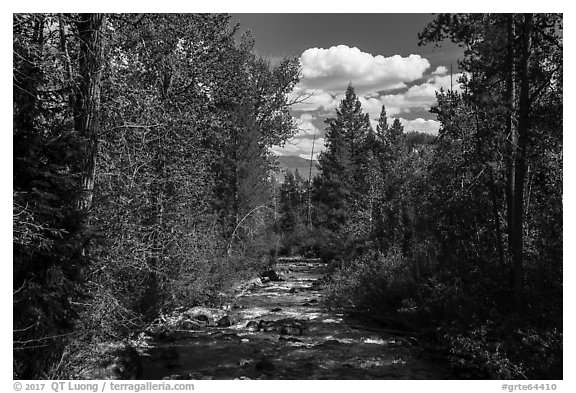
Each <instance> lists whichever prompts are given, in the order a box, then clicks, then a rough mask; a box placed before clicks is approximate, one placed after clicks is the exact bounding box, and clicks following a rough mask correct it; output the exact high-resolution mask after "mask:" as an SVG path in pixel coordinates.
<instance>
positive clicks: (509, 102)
mask: <svg viewBox="0 0 576 393" xmlns="http://www.w3.org/2000/svg"><path fill="white" fill-rule="evenodd" d="M507 36H508V38H507V43H506V45H507V48H506V68H507V70H506V72H507V75H506V97H505V100H506V107H507V111H508V113H507V116H506V139H507V141H508V144H507V154H506V219H507V224H508V225H507V227H508V248H509V249H510V250H511V249H512V247H513V244H512V228H513V227H514V224H513V218H512V217H513V210H514V208H513V200H514V176H515V173H514V155H515V151H516V147H517V146H518V135H517V133H516V129H515V127H514V114H515V113H514V112H515V111H514V105H515V100H516V87H515V84H514V14H508V15H507Z"/></svg>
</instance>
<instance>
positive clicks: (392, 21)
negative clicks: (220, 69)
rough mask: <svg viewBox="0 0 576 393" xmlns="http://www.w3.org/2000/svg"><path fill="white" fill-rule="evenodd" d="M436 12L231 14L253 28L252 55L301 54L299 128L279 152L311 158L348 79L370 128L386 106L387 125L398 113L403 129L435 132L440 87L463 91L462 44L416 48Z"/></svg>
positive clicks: (275, 57)
mask: <svg viewBox="0 0 576 393" xmlns="http://www.w3.org/2000/svg"><path fill="white" fill-rule="evenodd" d="M433 19H434V15H432V14H382V13H371V14H232V20H233V21H237V22H239V23H240V31H245V30H250V31H251V32H252V35H253V36H254V38H255V47H254V50H255V53H256V54H257V55H259V56H261V57H264V58H267V59H269V60H270V62H271V64H277V63H278V62H279V61H280V60H281V59H282V58H284V57H287V56H295V57H297V58H299V59H300V64H301V68H302V78H301V81H300V83H299V84H298V86H297V87H296V88H295V90H294V92H293V93H292V95H291V97H290V98H291V99H295V98H298V97H306V96H310V97H309V98H308V99H307V100H306V101H305V102H303V103H298V104H295V105H293V106H292V110H291V111H292V116H293V117H294V119H295V121H296V123H297V125H298V128H299V131H298V133H297V134H296V135H295V136H294V137H293V138H292V139H290V140H289V141H288V142H287V143H286V144H285V145H284V146H282V147H281V146H276V147H274V148H273V151H274V152H275V153H277V154H278V155H297V156H300V157H302V158H310V154H311V150H312V145H313V140H315V143H314V156H315V157H316V156H317V154H318V153H319V152H320V151H322V150H323V148H324V142H325V139H324V135H325V130H324V128H325V124H324V120H325V119H326V118H327V117H332V116H334V115H335V109H336V108H337V107H338V105H339V103H340V101H341V100H342V98H343V95H344V92H345V90H346V87H347V86H348V84H349V83H352V85H353V86H354V88H355V91H356V94H357V95H358V96H359V99H360V102H361V103H362V108H363V110H364V112H366V113H368V114H369V116H370V119H371V122H372V124H373V126H374V127H375V125H376V124H377V119H378V117H379V116H380V111H381V109H382V105H385V107H386V112H387V115H388V118H389V124H390V123H391V122H392V121H393V119H395V118H398V119H399V120H400V121H401V123H402V124H403V125H404V129H405V131H412V130H415V131H420V132H427V133H431V134H436V133H437V132H438V128H439V126H440V125H439V123H438V122H437V121H436V117H435V115H433V114H431V113H430V112H429V109H430V107H431V106H432V105H434V103H435V101H436V97H435V92H436V90H439V89H440V87H443V88H444V89H449V88H450V85H451V82H450V79H451V78H450V67H451V66H452V69H453V76H452V83H453V88H454V89H455V90H457V89H458V84H457V79H458V76H459V75H460V74H459V70H458V64H457V61H458V59H459V58H461V56H462V53H463V49H462V48H459V47H458V46H457V45H455V44H453V43H450V42H445V43H443V44H442V46H441V47H435V45H433V44H430V45H426V46H418V33H419V32H421V31H422V30H423V29H424V27H425V26H426V25H427V24H428V23H429V22H431V21H432V20H433Z"/></svg>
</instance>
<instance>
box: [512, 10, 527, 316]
mask: <svg viewBox="0 0 576 393" xmlns="http://www.w3.org/2000/svg"><path fill="white" fill-rule="evenodd" d="M531 34H532V14H525V15H524V22H523V23H522V37H521V38H522V41H521V47H520V63H519V71H520V98H519V107H518V146H517V148H516V154H515V157H514V161H515V163H514V166H515V168H514V171H515V174H514V199H513V210H512V220H513V221H512V232H511V237H512V250H511V251H512V262H513V275H512V276H513V279H512V280H513V289H514V305H515V308H516V310H517V311H520V309H521V306H522V303H523V297H524V296H523V292H524V262H523V239H522V233H523V222H524V179H525V176H526V146H527V142H528V130H529V128H530V80H529V75H528V65H529V61H530V46H531Z"/></svg>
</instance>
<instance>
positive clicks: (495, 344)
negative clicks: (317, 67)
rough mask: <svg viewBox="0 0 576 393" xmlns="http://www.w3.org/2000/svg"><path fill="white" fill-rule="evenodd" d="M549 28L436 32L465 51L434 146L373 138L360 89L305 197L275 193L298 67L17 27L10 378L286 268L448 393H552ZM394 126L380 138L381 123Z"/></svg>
mask: <svg viewBox="0 0 576 393" xmlns="http://www.w3.org/2000/svg"><path fill="white" fill-rule="evenodd" d="M562 32H563V17H562V15H558V14H438V15H436V16H435V19H434V21H433V22H432V23H430V24H429V25H427V26H422V29H421V33H420V34H419V35H418V37H415V40H416V39H417V40H418V41H419V45H441V44H442V42H444V41H446V40H449V41H452V42H454V43H456V44H458V45H460V46H461V47H463V48H464V49H465V51H464V57H463V58H462V59H461V61H460V62H459V67H460V68H461V69H462V70H463V72H464V74H463V75H464V76H463V77H462V80H461V81H460V83H461V84H462V86H463V90H462V91H461V92H457V91H453V90H449V91H444V90H441V91H439V92H438V93H437V105H436V106H434V107H433V108H432V109H431V112H432V113H434V114H435V115H436V117H437V119H438V121H440V123H441V128H440V130H439V132H438V135H435V136H432V135H430V134H423V133H418V132H412V131H411V130H404V127H403V126H402V124H401V123H400V122H399V121H398V119H395V120H394V121H390V120H389V118H388V116H387V113H386V108H385V107H382V112H381V115H380V118H379V121H378V125H377V127H376V128H375V129H373V128H372V126H371V124H370V119H369V117H368V114H367V113H366V112H365V111H364V110H363V108H362V105H361V103H360V100H359V98H358V96H357V95H356V93H355V90H354V86H353V84H352V83H351V84H350V85H349V86H348V89H347V90H346V93H345V98H344V99H343V100H342V101H341V102H340V104H339V106H338V108H337V109H336V110H335V113H334V114H333V115H332V116H331V117H330V118H328V119H327V120H326V137H325V139H326V150H325V151H324V152H322V153H321V154H320V156H319V160H318V175H317V176H315V177H313V178H311V179H309V180H304V179H303V178H302V177H301V176H300V174H299V173H298V172H296V173H290V172H288V173H287V174H286V176H285V178H284V180H283V182H281V183H279V182H278V181H277V178H276V177H275V176H274V173H275V172H277V171H278V163H277V160H276V157H275V155H274V154H273V153H272V152H271V147H272V146H276V145H282V144H284V143H285V142H286V141H287V140H288V139H289V138H290V137H292V136H293V135H294V134H295V133H296V131H297V125H296V123H295V121H294V119H293V118H292V116H291V113H290V108H291V106H292V105H293V104H294V103H295V102H296V101H294V100H291V99H290V98H289V97H290V96H289V93H290V92H291V91H292V90H293V89H294V88H295V86H296V85H297V84H298V82H299V80H300V79H301V78H302V75H301V69H300V64H299V61H298V59H297V58H285V59H284V60H282V61H280V62H278V63H277V64H270V62H269V61H267V60H266V59H264V58H261V57H259V56H257V55H256V54H255V53H254V50H253V46H254V38H253V37H252V36H251V34H250V33H244V34H240V33H239V25H237V24H233V23H232V20H231V17H230V15H224V14H14V15H13V151H12V152H13V199H12V200H13V315H14V318H13V376H14V378H15V379H50V378H59V379H74V378H76V376H77V375H78V370H81V369H82V368H83V367H85V366H86V364H87V363H89V362H90V361H92V360H93V358H94V357H98V350H99V349H98V348H101V347H102V346H101V345H102V344H105V343H112V342H122V341H125V340H128V339H130V338H132V337H133V336H134V335H135V334H136V333H138V332H141V331H142V330H143V329H144V328H145V327H146V326H148V325H149V324H150V323H151V322H152V321H154V320H156V319H157V318H158V317H159V316H161V315H165V314H167V313H169V312H172V311H173V310H176V309H183V308H190V307H196V306H205V307H218V306H220V305H222V304H223V303H224V302H226V301H227V297H226V293H227V291H229V290H230V289H231V288H233V287H234V286H236V285H238V284H239V283H241V282H245V281H247V280H250V279H251V278H253V277H257V276H258V275H259V274H261V273H262V272H264V271H266V270H268V269H270V268H271V267H272V266H273V265H274V263H276V262H277V261H278V259H279V258H285V257H292V258H293V257H301V258H319V259H321V260H322V261H323V262H325V263H327V265H328V266H329V274H328V276H327V277H326V280H325V281H326V284H325V286H326V289H325V292H326V296H325V301H324V303H323V304H322V307H324V308H325V309H327V310H341V311H343V312H345V313H357V314H362V315H386V316H387V318H389V319H393V320H395V321H402V323H403V324H405V325H406V324H409V325H410V326H411V328H412V329H414V330H415V331H417V332H418V334H419V335H418V338H419V341H420V342H424V341H425V342H426V343H427V346H426V348H427V350H428V351H430V352H434V356H435V357H436V358H439V359H440V358H441V359H442V361H443V362H446V364H448V365H449V367H450V368H451V370H453V372H454V373H455V374H454V375H456V376H457V377H458V378H462V379H562V378H563V373H562V368H563V356H562V353H563V352H562V349H563V214H562V212H563V209H562V192H563V191H562V190H563V188H562V184H563V183H562V179H563V164H562V163H563V148H562V146H563V131H562V129H563V128H562V127H563V113H562V110H563V38H562ZM389 122H390V123H391V124H389Z"/></svg>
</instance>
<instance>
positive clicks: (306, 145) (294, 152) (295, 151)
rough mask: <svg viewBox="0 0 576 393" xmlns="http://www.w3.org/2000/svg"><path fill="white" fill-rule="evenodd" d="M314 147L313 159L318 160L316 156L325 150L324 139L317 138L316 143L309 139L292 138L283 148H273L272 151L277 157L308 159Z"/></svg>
mask: <svg viewBox="0 0 576 393" xmlns="http://www.w3.org/2000/svg"><path fill="white" fill-rule="evenodd" d="M312 146H314V155H313V159H315V160H317V159H318V154H320V152H322V151H324V150H325V149H326V146H325V140H324V138H318V139H316V141H314V140H313V139H309V138H301V139H298V138H292V139H289V140H288V141H287V142H286V144H285V145H284V146H283V147H280V146H273V147H272V149H271V150H272V151H273V152H274V153H275V154H277V155H279V156H299V157H301V158H305V159H310V154H311V153H312Z"/></svg>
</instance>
